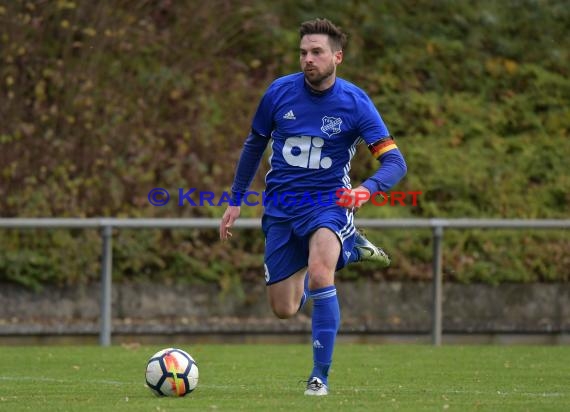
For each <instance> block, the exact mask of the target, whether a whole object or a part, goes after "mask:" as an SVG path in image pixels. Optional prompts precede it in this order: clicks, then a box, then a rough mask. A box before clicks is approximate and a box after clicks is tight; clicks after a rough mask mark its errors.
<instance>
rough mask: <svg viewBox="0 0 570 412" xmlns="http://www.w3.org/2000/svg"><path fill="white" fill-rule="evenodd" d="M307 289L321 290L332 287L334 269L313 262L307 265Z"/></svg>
mask: <svg viewBox="0 0 570 412" xmlns="http://www.w3.org/2000/svg"><path fill="white" fill-rule="evenodd" d="M309 274H310V275H309V276H310V277H309V289H311V290H314V289H321V288H324V287H327V286H331V285H334V268H330V267H328V266H326V265H324V264H320V263H318V262H315V263H314V264H312V265H309Z"/></svg>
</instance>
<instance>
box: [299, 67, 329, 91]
mask: <svg viewBox="0 0 570 412" xmlns="http://www.w3.org/2000/svg"><path fill="white" fill-rule="evenodd" d="M333 74H334V64H332V63H331V64H330V66H329V67H327V68H326V69H325V71H324V72H323V73H322V74H321V73H319V72H317V71H316V69H315V70H314V71H313V72H311V77H309V73H307V72H305V80H306V81H307V83H309V85H310V86H311V87H313V88H314V89H318V88H319V87H320V86H321V85H322V84H323V82H324V81H325V80H327V79H328V78H330V77H331V76H332V75H333Z"/></svg>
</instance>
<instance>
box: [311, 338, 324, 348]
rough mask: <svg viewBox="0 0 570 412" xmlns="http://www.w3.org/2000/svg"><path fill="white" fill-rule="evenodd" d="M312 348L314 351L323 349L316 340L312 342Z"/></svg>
mask: <svg viewBox="0 0 570 412" xmlns="http://www.w3.org/2000/svg"><path fill="white" fill-rule="evenodd" d="M313 348H315V349H322V348H324V346H323V345H321V342H319V340H318V339H316V340H315V341H314V342H313Z"/></svg>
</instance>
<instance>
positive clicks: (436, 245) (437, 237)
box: [432, 226, 443, 346]
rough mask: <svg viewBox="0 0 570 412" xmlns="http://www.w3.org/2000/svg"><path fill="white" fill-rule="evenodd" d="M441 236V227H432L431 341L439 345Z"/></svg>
mask: <svg viewBox="0 0 570 412" xmlns="http://www.w3.org/2000/svg"><path fill="white" fill-rule="evenodd" d="M442 238H443V227H442V226H435V227H434V228H433V290H432V293H433V301H432V303H433V310H432V343H433V344H434V345H435V346H440V345H441V334H442V317H443V316H442V306H443V305H442V295H443V293H442V289H443V275H442V245H441V243H442Z"/></svg>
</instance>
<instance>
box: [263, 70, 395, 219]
mask: <svg viewBox="0 0 570 412" xmlns="http://www.w3.org/2000/svg"><path fill="white" fill-rule="evenodd" d="M252 129H253V131H254V132H255V133H257V134H260V135H262V136H265V137H270V138H271V148H272V155H271V157H270V159H269V163H270V170H269V172H268V173H267V175H266V178H265V180H266V186H267V187H266V192H265V195H266V201H265V214H267V215H272V216H279V217H294V216H296V215H299V214H304V213H306V212H307V210H308V206H314V205H313V204H312V203H310V202H307V196H312V197H313V198H314V199H318V198H320V197H321V196H322V195H323V194H328V195H331V193H332V196H334V195H335V193H336V191H337V190H338V189H340V188H350V187H351V185H350V178H349V171H350V161H351V159H352V157H353V156H354V154H355V152H356V146H357V145H358V144H359V143H361V142H362V141H364V142H365V143H366V144H373V143H375V142H376V141H378V140H379V139H381V138H383V137H386V136H389V132H388V129H387V127H386V125H385V124H384V121H383V120H382V118H381V116H380V114H379V113H378V111H377V110H376V107H375V106H374V104H373V103H372V101H371V100H370V98H369V97H368V95H367V94H366V93H365V92H364V91H363V90H362V89H360V88H358V87H357V86H355V85H354V84H352V83H350V82H348V81H346V80H343V79H341V78H338V77H337V78H336V81H335V84H334V85H333V86H332V87H331V88H330V89H328V90H327V91H325V92H324V93H322V94H319V93H316V92H314V91H313V90H311V89H310V88H309V87H308V85H307V84H306V82H305V78H304V75H303V73H295V74H291V75H288V76H285V77H281V78H279V79H277V80H275V81H274V82H273V83H272V84H271V86H270V87H269V88H268V89H267V91H266V92H265V94H264V96H263V97H262V99H261V101H260V103H259V106H258V108H257V112H256V113H255V116H254V119H253V124H252ZM303 199H304V200H303Z"/></svg>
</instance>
